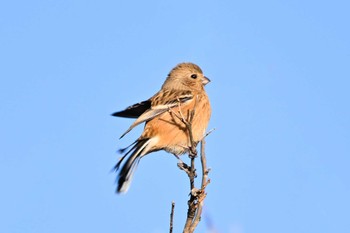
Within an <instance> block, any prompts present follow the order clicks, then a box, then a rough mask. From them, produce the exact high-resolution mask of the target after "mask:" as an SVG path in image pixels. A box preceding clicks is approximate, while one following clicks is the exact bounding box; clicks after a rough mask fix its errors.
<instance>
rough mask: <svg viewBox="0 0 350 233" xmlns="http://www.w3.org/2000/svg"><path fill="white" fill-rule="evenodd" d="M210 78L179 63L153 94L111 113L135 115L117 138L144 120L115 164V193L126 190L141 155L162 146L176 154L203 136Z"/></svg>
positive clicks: (196, 68) (127, 115) (183, 152)
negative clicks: (137, 136) (205, 87)
mask: <svg viewBox="0 0 350 233" xmlns="http://www.w3.org/2000/svg"><path fill="white" fill-rule="evenodd" d="M209 82H210V79H209V78H207V77H206V76H204V74H203V71H202V69H201V68H200V67H199V66H198V65H196V64H194V63H190V62H184V63H180V64H178V65H176V66H175V67H174V68H173V69H172V70H171V71H170V72H169V74H168V76H167V77H166V80H165V81H164V83H163V85H162V86H161V89H160V90H159V91H158V92H157V93H156V94H155V95H153V96H152V97H151V98H149V99H147V100H145V101H142V102H139V103H136V104H134V105H131V106H129V107H127V108H126V109H124V110H122V111H119V112H115V113H113V114H112V116H115V117H125V118H136V120H135V121H134V123H132V124H131V126H130V127H129V128H128V129H127V130H126V132H125V133H123V134H122V135H121V137H120V138H122V137H124V136H125V135H126V134H127V133H129V132H130V131H131V130H132V129H133V128H134V127H136V126H137V125H139V124H141V123H145V125H144V129H143V132H142V134H141V136H140V137H139V138H138V139H137V140H135V141H134V142H133V143H132V144H131V145H130V146H128V147H126V148H124V149H121V150H120V152H121V153H123V154H124V155H123V156H122V157H121V158H120V159H119V161H118V163H117V164H116V165H115V167H114V169H115V171H118V172H119V173H118V177H117V189H116V192H117V193H126V192H127V191H128V189H129V187H130V184H131V181H132V178H133V175H134V173H135V170H136V168H137V166H138V164H139V162H140V159H141V158H142V157H144V156H145V155H147V154H149V153H151V152H155V151H159V150H164V151H166V152H169V153H171V154H173V155H175V156H176V157H177V158H179V156H180V155H182V154H185V153H189V152H190V150H191V148H193V146H196V145H197V144H198V142H199V141H201V140H202V139H203V138H204V136H205V133H206V129H207V126H208V123H209V120H210V116H211V106H210V101H209V98H208V95H207V93H206V91H205V89H204V86H205V85H206V84H208V83H209ZM189 123H191V124H190V126H191V132H192V134H190V130H189V128H188V125H189ZM192 144H194V145H192ZM124 152H126V153H124ZM125 158H127V159H126V161H125V162H124V163H123V160H124V159H125ZM122 163H123V166H122V167H121V169H120V166H121V164H122Z"/></svg>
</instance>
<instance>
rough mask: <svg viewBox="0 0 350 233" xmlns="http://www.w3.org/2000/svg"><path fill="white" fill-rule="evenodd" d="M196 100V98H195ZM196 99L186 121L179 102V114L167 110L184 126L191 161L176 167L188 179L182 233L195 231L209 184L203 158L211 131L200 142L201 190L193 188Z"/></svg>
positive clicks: (195, 150)
mask: <svg viewBox="0 0 350 233" xmlns="http://www.w3.org/2000/svg"><path fill="white" fill-rule="evenodd" d="M197 99H198V97H197ZM197 99H196V102H195V105H194V108H193V109H192V110H191V111H188V112H187V119H186V118H185V117H184V115H183V113H182V110H181V104H180V102H179V105H178V107H179V113H176V112H174V111H172V110H171V109H169V111H170V112H171V113H173V115H174V116H175V117H177V118H178V119H179V120H181V122H182V123H183V124H184V125H185V126H186V129H187V131H188V135H189V141H190V145H189V152H188V156H189V158H190V159H191V166H188V165H187V164H186V163H184V162H182V161H181V162H180V163H178V167H179V168H180V169H181V170H183V171H185V172H186V174H187V175H188V178H189V180H190V188H191V192H190V199H189V200H188V210H187V219H186V223H185V227H184V230H183V232H184V233H193V232H194V230H195V229H196V227H197V225H198V223H199V222H200V220H201V215H202V210H203V204H204V199H205V197H206V193H205V188H206V186H207V185H208V184H209V182H210V180H209V179H208V173H209V170H208V169H207V162H206V156H205V150H204V149H205V140H204V139H205V137H207V136H208V135H209V134H210V133H211V132H212V131H213V130H212V131H210V132H208V133H207V134H206V135H205V136H204V137H203V138H202V140H201V151H200V154H201V164H202V183H201V188H200V189H198V188H196V187H195V178H196V177H197V174H196V168H195V158H196V157H197V149H196V146H197V143H196V142H195V141H194V138H193V132H192V122H193V118H194V115H195V110H196V105H197Z"/></svg>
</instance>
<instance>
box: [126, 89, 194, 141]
mask: <svg viewBox="0 0 350 233" xmlns="http://www.w3.org/2000/svg"><path fill="white" fill-rule="evenodd" d="M192 99H193V94H192V93H191V92H189V91H177V90H165V91H161V92H158V93H157V94H156V95H155V96H153V97H152V98H151V99H150V102H151V107H150V108H149V109H147V110H146V111H145V112H144V113H142V114H141V115H140V116H139V117H138V118H137V119H136V121H135V122H134V123H133V124H132V125H131V126H130V127H129V129H128V130H127V131H126V132H125V133H123V135H122V136H121V137H120V138H122V137H124V136H125V134H127V133H129V132H130V130H132V129H133V128H134V127H135V126H137V125H139V124H141V123H143V122H145V121H149V120H151V119H153V118H154V117H156V116H159V115H160V114H162V113H164V112H166V111H169V109H171V108H173V107H176V106H179V104H184V103H186V102H188V101H190V100H192Z"/></svg>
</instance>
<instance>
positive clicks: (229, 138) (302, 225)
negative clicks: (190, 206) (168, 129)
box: [0, 0, 350, 233]
mask: <svg viewBox="0 0 350 233" xmlns="http://www.w3.org/2000/svg"><path fill="white" fill-rule="evenodd" d="M349 9H350V3H349V1H345V0H344V1H340V0H334V1H289V2H287V1H272V0H271V1H269V0H268V1H245V2H242V1H228V0H226V1H183V0H181V1H173V2H167V1H160V0H158V1H153V0H150V1H129V2H127V3H126V1H123V2H121V1H81V0H80V1H79V0H76V1H53V0H51V1H37V0H33V1H16V0H15V1H2V2H1V3H0V35H1V36H0V66H1V68H0V78H1V85H0V144H1V154H0V183H1V192H0V222H1V223H0V232H6V233H19V232H26V233H38V232H39V233H41V232H42V233H46V232H50V233H55V232H57V233H58V232H59V233H61V232H151V233H161V232H168V224H169V213H170V207H171V201H175V202H176V210H175V232H180V231H181V229H182V226H183V224H184V220H185V213H186V209H187V199H188V196H187V194H188V192H189V187H188V179H187V177H186V175H185V174H184V173H183V172H181V171H180V170H178V168H177V166H176V163H177V161H176V159H175V158H174V157H173V156H171V155H169V154H167V153H165V152H157V153H154V154H151V155H149V156H148V157H146V158H144V159H143V160H142V161H141V163H140V166H139V168H138V170H137V172H136V175H135V177H134V182H133V183H132V186H131V189H130V190H129V192H128V193H127V195H122V196H120V195H116V194H115V193H114V190H115V185H114V180H115V174H113V173H111V172H110V170H111V168H112V167H113V166H114V164H115V163H116V161H117V160H118V158H119V156H120V155H119V154H118V153H116V151H117V149H118V148H121V147H125V146H127V145H128V144H130V143H131V142H132V141H133V140H134V139H135V138H136V137H137V136H138V135H139V134H140V132H141V130H142V127H138V128H137V129H136V130H135V131H134V132H132V133H130V134H129V135H128V136H126V137H125V138H123V139H122V140H118V137H119V136H120V135H121V133H122V132H123V131H124V130H125V129H127V127H128V126H129V124H131V123H132V121H131V120H129V119H121V118H120V119H118V118H113V117H111V116H110V114H111V113H112V112H114V111H117V110H121V109H124V108H125V107H127V106H128V105H130V104H133V103H136V102H138V101H141V100H144V99H146V98H148V97H150V96H151V95H153V93H155V92H156V91H158V90H159V88H160V86H161V84H162V82H163V81H164V79H165V77H166V75H167V73H168V72H169V70H170V69H171V68H172V67H173V66H175V65H176V64H177V63H179V62H183V61H192V62H195V63H197V64H198V65H200V66H201V67H202V69H203V70H204V72H205V74H206V75H207V76H208V77H209V78H211V80H212V82H211V83H210V84H209V85H207V92H208V94H209V95H210V98H211V102H212V106H213V115H212V119H211V122H210V127H209V128H214V127H215V128H216V129H217V130H216V131H215V132H214V133H213V134H211V135H210V136H209V137H208V138H207V157H208V166H210V167H211V169H212V171H211V173H210V178H211V180H212V183H211V184H210V185H209V186H208V189H207V191H208V196H207V199H206V202H205V210H204V216H203V221H202V222H201V223H200V226H199V228H198V232H219V233H221V232H222V233H224V232H229V233H281V232H283V233H295V232H298V233H313V232H314V233H326V232H327V233H328V232H337V233H340V232H349V229H350V221H349V209H350V198H349V197H350V171H349V164H350V159H349V155H350V124H349V122H350V106H349V100H350V94H349V89H350V70H349V67H350V32H349V22H350V15H349ZM184 159H186V157H184Z"/></svg>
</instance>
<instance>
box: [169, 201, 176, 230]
mask: <svg viewBox="0 0 350 233" xmlns="http://www.w3.org/2000/svg"><path fill="white" fill-rule="evenodd" d="M174 209H175V202H172V203H171V213H170V231H169V232H170V233H173V225H174Z"/></svg>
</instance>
